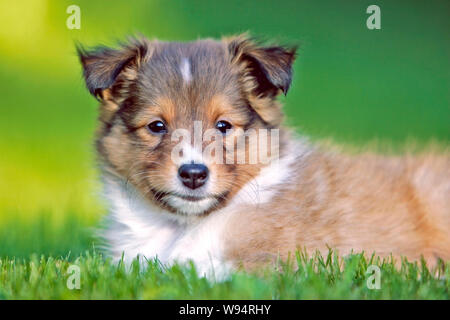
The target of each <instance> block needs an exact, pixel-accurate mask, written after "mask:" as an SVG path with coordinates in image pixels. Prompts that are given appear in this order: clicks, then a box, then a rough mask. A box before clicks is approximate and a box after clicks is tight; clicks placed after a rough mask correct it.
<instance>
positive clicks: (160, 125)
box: [147, 120, 167, 134]
mask: <svg viewBox="0 0 450 320" xmlns="http://www.w3.org/2000/svg"><path fill="white" fill-rule="evenodd" d="M147 128H148V130H150V132H151V133H154V134H164V133H167V127H166V125H165V124H164V122H162V121H160V120H157V121H153V122H152V123H150V124H149V125H148V126H147Z"/></svg>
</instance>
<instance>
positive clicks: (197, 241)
mask: <svg viewBox="0 0 450 320" xmlns="http://www.w3.org/2000/svg"><path fill="white" fill-rule="evenodd" d="M78 53H79V57H80V60H81V64H82V66H83V71H84V78H85V81H86V85H87V88H88V90H89V92H90V93H91V94H92V95H94V96H95V97H97V98H98V100H99V101H100V111H99V113H100V114H99V128H98V132H97V139H96V148H97V151H98V158H99V162H100V164H101V170H102V176H103V180H104V186H105V195H106V198H107V199H108V202H109V217H108V228H107V229H106V230H105V231H104V234H103V236H104V238H105V239H106V241H107V243H108V250H109V252H110V254H111V256H112V257H114V258H115V259H121V258H122V257H124V259H125V260H126V261H130V260H132V259H134V258H135V257H137V256H139V257H141V259H142V258H146V259H152V258H155V257H157V258H158V259H159V260H160V261H161V262H162V263H169V264H170V263H173V262H175V261H178V262H184V261H190V260H191V261H193V262H194V264H195V265H196V268H197V270H198V272H199V274H200V275H206V276H208V277H213V278H216V279H221V278H223V277H226V275H227V274H229V272H230V271H231V270H234V269H237V268H240V267H244V268H245V269H253V268H255V267H258V266H261V265H264V264H266V263H268V262H270V261H275V260H276V259H277V258H281V259H286V258H287V257H288V255H289V254H292V253H294V252H295V251H296V250H299V249H300V250H303V249H306V250H307V251H310V252H312V251H316V250H319V251H320V252H323V253H326V252H328V248H329V247H331V248H335V249H337V250H338V252H339V253H341V254H348V253H350V252H351V251H352V250H353V251H354V252H358V251H364V252H366V253H369V254H370V253H372V252H375V253H376V254H377V255H380V256H382V257H385V256H390V255H394V256H406V257H407V258H408V259H410V260H416V259H420V258H421V257H422V256H423V257H424V258H425V259H426V260H427V261H428V262H429V263H430V264H433V263H435V261H436V259H437V258H441V259H444V260H449V259H450V203H449V199H450V158H449V156H448V153H447V152H444V153H442V154H441V155H438V154H431V153H430V154H424V155H417V156H414V157H413V156H404V157H393V156H391V157H387V156H380V155H373V154H368V153H365V154H359V155H349V154H345V153H341V152H337V151H335V150H334V149H330V148H323V147H320V146H318V145H316V144H313V143H310V142H309V141H308V139H306V138H305V137H296V136H295V134H294V133H292V132H290V131H289V130H288V129H286V128H283V127H282V126H281V125H282V110H281V106H280V103H279V102H277V96H278V95H279V94H280V93H284V94H286V93H287V92H288V89H289V86H290V84H291V79H292V64H293V62H294V59H295V57H296V50H295V48H286V47H281V46H264V45H261V44H259V43H257V42H255V41H254V40H252V39H250V38H248V37H247V36H245V35H241V36H236V37H231V38H225V39H222V40H220V41H215V40H210V39H206V40H199V41H194V42H190V43H176V42H160V41H149V40H147V39H131V40H129V41H128V42H127V43H126V44H123V45H122V46H121V47H119V48H117V49H112V48H106V47H98V48H95V49H92V50H86V49H83V48H81V47H79V48H78ZM206 136H208V137H206ZM263 151H264V152H263Z"/></svg>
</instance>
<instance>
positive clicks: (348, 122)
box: [0, 0, 450, 257]
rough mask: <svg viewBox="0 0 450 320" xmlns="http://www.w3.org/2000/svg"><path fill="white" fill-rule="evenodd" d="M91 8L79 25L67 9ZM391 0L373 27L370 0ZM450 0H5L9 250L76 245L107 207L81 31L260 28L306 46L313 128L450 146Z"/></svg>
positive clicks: (318, 132) (298, 111) (0, 205)
mask: <svg viewBox="0 0 450 320" xmlns="http://www.w3.org/2000/svg"><path fill="white" fill-rule="evenodd" d="M71 4H76V5H78V6H80V8H81V29H80V30H69V29H68V28H67V27H66V20H67V18H68V16H69V14H67V13H66V8H67V7H68V6H69V5H71ZM370 4H377V5H379V6H380V8H381V30H368V29H367V27H366V19H367V17H368V14H366V8H367V7H368V6H369V5H370ZM449 18H450V1H448V0H445V1H411V0H409V1H406V0H403V1H379V0H377V1H373V0H371V1H364V0H362V1H356V0H345V1H343V0H320V1H246V2H244V1H237V0H231V1H230V0H229V1H223V2H219V1H206V0H203V1H181V0H178V1H113V0H109V1H93V0H90V1H81V0H77V1H56V0H54V1H45V0H28V1H23V0H22V1H15V2H10V1H6V0H1V1H0V61H1V62H0V90H1V96H0V256H6V255H8V256H18V257H27V256H28V255H29V254H30V253H33V252H35V253H44V254H53V255H64V256H65V255H67V254H69V252H70V253H71V254H73V255H76V254H78V253H80V252H83V251H84V250H87V249H89V248H91V247H92V237H91V231H90V229H89V227H93V226H95V225H96V224H97V223H98V221H99V219H100V217H101V216H102V215H103V214H104V212H105V209H104V205H103V204H102V203H101V202H100V200H99V197H98V192H99V190H100V186H99V183H98V182H97V181H98V176H97V171H96V164H95V156H94V153H93V146H92V137H93V132H94V130H95V124H96V114H97V110H96V108H97V103H96V101H95V100H94V99H93V98H92V97H91V96H89V94H88V92H87V91H86V90H85V88H84V83H83V81H82V78H81V68H80V66H79V63H78V61H77V57H76V55H75V50H74V40H78V41H81V42H82V43H85V44H88V45H95V44H99V43H104V44H111V45H113V44H114V43H116V41H117V40H120V39H122V38H123V37H124V36H126V35H129V34H136V33H142V34H144V35H146V36H148V37H150V38H153V37H158V38H161V39H165V40H182V41H185V40H193V39H197V38H199V37H220V36H222V35H230V34H234V33H239V32H243V31H247V30H249V31H250V32H251V33H252V34H253V35H256V36H262V37H263V38H265V39H275V40H279V41H281V42H283V43H296V44H299V45H300V51H299V57H298V60H297V62H296V64H295V76H294V82H293V85H292V88H291V90H290V92H289V94H288V96H287V98H283V99H284V100H285V101H284V102H285V110H286V113H287V115H288V117H287V118H288V123H289V124H290V125H292V126H295V127H297V128H299V130H301V131H302V132H304V133H306V134H309V135H311V136H312V137H313V138H326V137H329V138H332V139H333V140H335V141H338V142H341V143H347V144H354V145H361V144H363V143H367V142H370V141H373V140H378V141H381V142H383V143H389V144H393V145H397V146H398V145H402V144H404V143H405V142H407V141H409V140H414V141H418V142H419V143H422V144H424V143H427V142H429V141H431V140H435V141H439V142H440V143H443V144H447V143H448V142H449V139H450V126H449V123H450V103H449V101H450V91H449V88H450V37H449V30H450V19H449Z"/></svg>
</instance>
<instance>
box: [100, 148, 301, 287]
mask: <svg viewBox="0 0 450 320" xmlns="http://www.w3.org/2000/svg"><path fill="white" fill-rule="evenodd" d="M297 154H298V153H297ZM296 160H298V158H297V156H293V155H292V154H291V155H289V156H286V157H282V158H280V159H279V161H277V162H275V163H272V164H270V165H269V166H267V167H265V168H264V169H262V170H261V172H260V174H259V175H258V176H257V177H256V178H254V180H252V181H250V182H248V183H247V185H245V186H243V188H242V189H241V191H240V192H238V194H237V195H236V196H235V197H234V198H233V199H232V201H231V203H230V204H229V205H228V206H227V207H225V208H223V209H221V210H218V211H214V212H212V213H210V214H209V215H208V216H206V217H201V218H196V217H193V218H192V219H191V220H189V221H187V220H182V219H180V218H177V216H176V215H174V214H172V213H169V212H166V211H164V210H163V209H161V208H159V207H157V206H154V205H152V204H150V203H149V202H148V201H145V200H144V199H143V198H142V196H141V195H140V194H139V193H138V191H136V189H134V188H133V187H132V186H131V185H129V184H126V183H125V182H124V181H121V180H118V179H113V178H110V179H105V191H106V198H107V199H108V201H109V204H110V214H109V227H108V229H106V230H105V231H104V233H103V235H102V236H103V238H105V240H106V241H107V244H108V248H109V252H110V253H111V255H112V257H113V258H114V259H116V260H119V259H121V258H122V256H123V257H124V259H125V261H127V262H130V261H132V260H133V259H134V258H136V257H137V256H140V258H141V259H142V261H145V259H149V260H151V259H154V258H158V260H159V261H160V262H162V263H163V264H171V263H173V262H175V261H177V262H180V263H183V262H187V261H190V260H192V261H193V262H194V264H195V266H196V269H197V271H198V273H199V275H200V276H206V277H208V278H212V279H217V280H220V279H223V278H224V277H226V276H227V274H228V273H229V271H230V269H231V263H230V262H228V261H226V260H225V258H224V251H225V247H224V246H225V243H224V241H223V239H224V238H225V237H224V233H225V232H226V226H227V220H228V219H232V218H233V217H235V214H245V213H243V212H240V211H239V207H240V206H242V205H243V204H252V205H259V204H261V203H266V202H269V201H271V199H272V197H273V196H274V195H275V194H276V192H277V185H278V184H280V183H288V180H289V179H292V174H291V165H292V164H293V163H294V162H295V161H296ZM255 186H256V188H255Z"/></svg>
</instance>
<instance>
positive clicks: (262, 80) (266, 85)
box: [225, 34, 297, 96]
mask: <svg viewBox="0 0 450 320" xmlns="http://www.w3.org/2000/svg"><path fill="white" fill-rule="evenodd" d="M225 41H226V42H228V50H229V53H230V55H231V57H232V63H235V64H238V65H240V66H241V67H242V68H243V69H244V70H245V73H246V75H249V76H250V77H252V78H253V79H254V81H255V85H254V86H253V90H254V91H255V93H256V94H257V95H262V96H276V95H277V94H278V93H279V90H281V91H282V92H283V93H284V94H285V95H286V93H287V92H288V90H289V87H290V85H291V80H292V64H293V62H294V60H295V57H296V50H297V48H296V47H293V48H286V47H282V46H263V45H260V44H258V43H257V42H256V41H254V40H251V39H250V38H249V37H248V35H247V34H243V35H240V36H237V37H233V38H230V39H226V40H225Z"/></svg>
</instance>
